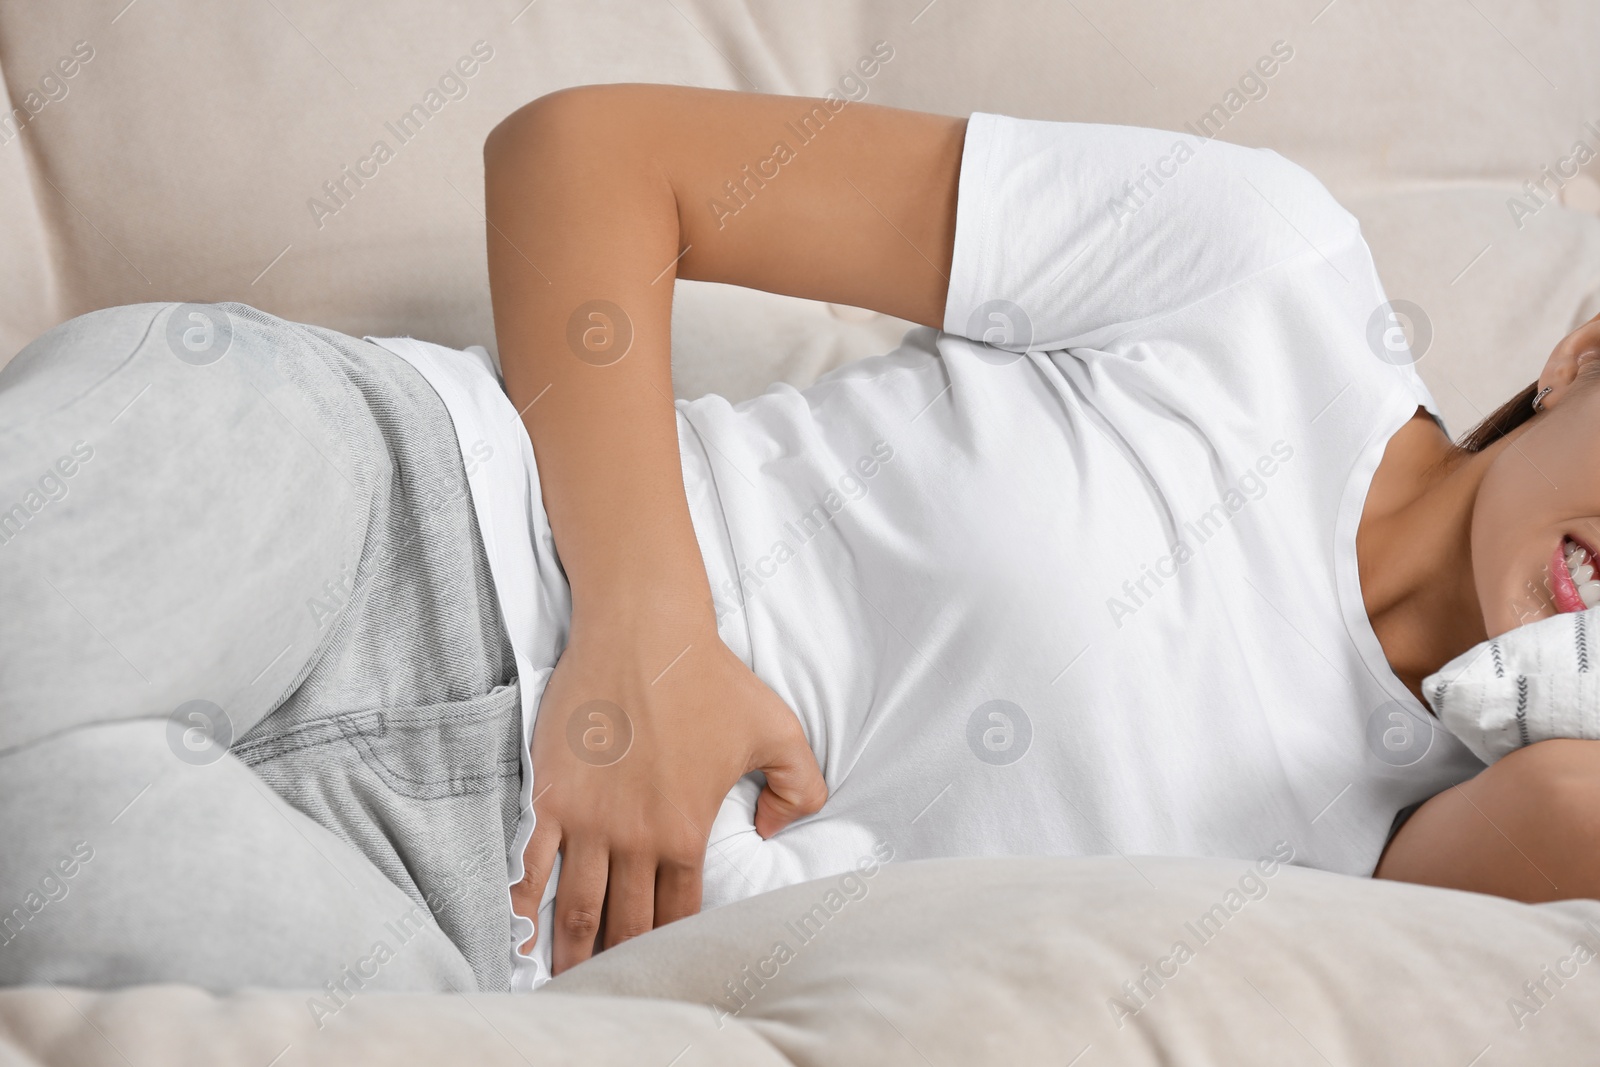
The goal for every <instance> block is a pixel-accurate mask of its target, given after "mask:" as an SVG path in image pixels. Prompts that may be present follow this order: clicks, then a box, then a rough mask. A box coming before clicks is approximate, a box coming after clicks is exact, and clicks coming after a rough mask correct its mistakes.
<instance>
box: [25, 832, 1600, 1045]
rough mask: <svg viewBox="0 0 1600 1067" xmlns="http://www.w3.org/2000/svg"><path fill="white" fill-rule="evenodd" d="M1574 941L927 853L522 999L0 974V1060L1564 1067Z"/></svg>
mask: <svg viewBox="0 0 1600 1067" xmlns="http://www.w3.org/2000/svg"><path fill="white" fill-rule="evenodd" d="M1264 871H1270V873H1263V872H1264ZM779 942H783V943H784V944H785V945H786V946H787V947H788V952H787V953H785V952H783V951H780V950H778V949H777V947H776V946H777V945H778V943H779ZM1180 942H1181V943H1182V944H1183V945H1184V946H1185V948H1186V950H1187V952H1185V951H1183V950H1179V949H1178V947H1177V946H1178V944H1179V943H1180ZM1580 944H1583V945H1587V946H1589V948H1585V949H1577V948H1576V947H1577V946H1579V945H1580ZM1575 949H1576V951H1575ZM1595 949H1600V902H1594V901H1583V902H1571V903H1563V904H1548V905H1541V906H1537V907H1530V906H1527V905H1522V904H1515V903H1512V902H1510V901H1506V900H1501V899H1498V898H1495V897H1486V896H1479V895H1476V894H1470V893H1458V892H1454V891H1449V890H1442V889H1430V888H1426V887H1422V886H1414V885H1405V884H1401V883H1394V882H1373V881H1368V880H1365V879H1359V878H1349V877H1344V876H1340V875H1330V874H1323V873H1321V872H1317V871H1310V870H1305V869H1302V868H1293V867H1282V866H1275V865H1267V866H1257V865H1255V864H1251V863H1247V862H1245V861H1241V860H1219V859H1212V860H1200V859H1171V858H1166V859H1161V858H1152V857H1128V858H1124V857H1119V856H1111V857H1095V858H1087V859H1042V858H994V859H960V860H936V861H923V862H916V863H904V864H890V865H889V866H887V867H882V868H879V869H877V870H876V871H875V872H874V873H872V874H871V875H870V876H862V877H859V878H858V879H856V880H855V881H848V882H847V881H844V880H843V879H842V878H839V877H836V878H829V879H822V880H819V881H816V882H810V883H807V884H804V885H799V886H793V887H791V888H788V889H783V890H779V891H777V892H775V893H768V894H765V895H763V896H759V897H754V898H752V899H749V900H745V901H741V902H739V903H737V904H733V905H729V906H728V907H725V908H720V909H717V910H715V911H712V912H707V913H704V914H701V915H699V916H696V917H694V918H691V919H688V920H685V921H683V922H679V923H674V924H672V925H670V926H667V927H663V928H662V929H660V930H657V931H655V932H653V933H651V934H648V935H646V936H644V937H641V938H638V939H636V940H634V941H631V942H628V943H627V944H624V945H622V946H620V947H618V948H616V949H612V950H610V951H608V952H605V953H602V954H601V955H600V956H598V957H596V958H595V959H594V960H593V961H591V962H589V963H587V964H584V965H583V966H581V967H577V968H574V969H573V970H571V971H569V972H567V973H566V974H564V975H562V976H561V977H560V978H558V979H556V981H555V982H553V983H551V985H549V986H547V987H546V989H545V990H544V991H541V992H539V993H534V994H531V995H528V994H524V995H514V994H503V995H498V996H496V995H476V994H474V995H472V996H470V997H467V996H451V995H448V994H445V995H433V996H417V995H407V994H381V993H366V994H359V995H357V996H356V997H355V998H354V999H353V1000H352V1001H351V1002H350V1004H349V1006H348V1007H346V1008H345V1009H344V1010H343V1011H341V1012H339V1013H338V1014H337V1015H335V1016H333V1017H332V1018H329V1019H326V1020H324V1021H325V1026H323V1027H322V1028H321V1029H320V1030H319V1029H318V1028H317V1026H316V1024H315V1022H314V1021H313V1018H312V1015H311V1012H310V1010H309V1008H308V1006H307V1001H308V996H309V993H290V992H247V993H240V994H235V995H231V996H213V995H211V994H207V993H204V992H201V991H199V990H195V989H190V988H184V987H174V986H167V987H148V988H142V989H133V990H129V991H126V992H121V993H106V994H91V993H85V992H81V991H68V990H56V989H49V988H44V989H22V990H6V991H0V1062H3V1063H13V1062H20V1063H47V1064H52V1065H56V1064H90V1065H96V1067H98V1065H101V1064H105V1065H108V1067H110V1065H119V1067H121V1065H125V1064H128V1063H132V1064H147V1063H148V1064H162V1065H163V1067H187V1065H190V1064H194V1065H197V1067H198V1065H202V1064H203V1065H206V1067H266V1065H268V1064H272V1065H273V1067H296V1065H321V1064H328V1065H339V1067H346V1065H349V1067H365V1065H369V1064H370V1065H373V1067H405V1065H409V1064H437V1063H505V1064H520V1063H522V1062H524V1061H526V1062H528V1063H536V1064H567V1063H571V1064H580V1063H581V1064H595V1065H605V1064H630V1065H638V1064H647V1065H655V1067H667V1065H672V1067H702V1065H709V1064H743V1065H751V1067H760V1065H763V1064H798V1065H803V1067H851V1065H854V1064H861V1065H872V1067H879V1065H901V1064H904V1065H907V1067H926V1065H927V1064H937V1065H945V1064H949V1065H963V1067H965V1065H986V1064H996V1065H999V1064H1057V1065H1066V1064H1072V1065H1075V1067H1094V1065H1102V1067H1105V1065H1119V1067H1154V1065H1157V1064H1161V1065H1169V1067H1185V1065H1195V1067H1198V1065H1202V1064H1227V1065H1230V1067H1232V1065H1247V1067H1253V1065H1257V1064H1259V1065H1272V1067H1281V1065H1288V1064H1338V1065H1341V1067H1342V1065H1351V1067H1355V1065H1360V1067H1380V1065H1388V1064H1393V1065H1396V1067H1416V1065H1419V1064H1430V1065H1432V1064H1441V1065H1445V1067H1467V1065H1469V1064H1470V1065H1473V1067H1493V1065H1505V1064H1538V1065H1540V1067H1565V1065H1569V1064H1570V1065H1578V1064H1591V1063H1594V1062H1595V1059H1596V1057H1595V1054H1594V1050H1595V1049H1596V1048H1600V1014H1597V1013H1596V1012H1595V1011H1594V1004H1595V989H1596V987H1597V983H1600V962H1597V961H1596V960H1595V958H1594V955H1593V950H1595ZM1147 968H1148V970H1147ZM1124 983H1128V986H1125V985H1124ZM1524 983H1541V984H1542V986H1543V989H1542V990H1541V991H1539V992H1538V993H1537V994H1533V993H1530V992H1529V989H1530V986H1528V985H1525V984H1524ZM1130 986H1131V987H1132V990H1131V991H1130V988H1129V987H1130ZM740 987H742V988H740ZM1141 987H1142V988H1141ZM280 1053H282V1058H281V1059H279V1060H276V1061H274V1060H273V1057H274V1056H278V1055H279V1054H280Z"/></svg>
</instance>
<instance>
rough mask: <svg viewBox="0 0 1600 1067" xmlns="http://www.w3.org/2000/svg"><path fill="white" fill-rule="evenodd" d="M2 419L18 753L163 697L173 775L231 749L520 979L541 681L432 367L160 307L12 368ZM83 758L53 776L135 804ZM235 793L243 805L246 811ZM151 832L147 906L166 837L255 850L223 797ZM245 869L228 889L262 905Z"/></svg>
mask: <svg viewBox="0 0 1600 1067" xmlns="http://www.w3.org/2000/svg"><path fill="white" fill-rule="evenodd" d="M0 426H3V427H5V429H4V430H0V500H12V499H15V500H17V501H19V502H20V503H19V505H18V506H19V507H20V508H21V511H20V512H17V511H15V510H14V509H13V512H12V526H11V528H10V529H6V528H5V525H4V517H3V516H4V513H3V512H0V534H3V535H4V537H5V540H4V541H0V604H3V605H5V608H4V609H0V761H7V762H9V763H10V764H11V765H12V766H23V767H28V768H34V769H36V767H35V761H36V760H39V759H42V758H43V755H42V754H44V753H46V752H49V751H55V750H56V749H54V748H53V747H52V746H53V745H54V744H55V743H56V742H58V741H59V742H63V743H71V742H72V741H73V739H74V738H78V737H83V736H88V735H94V736H102V733H101V732H102V731H105V730H112V729H116V728H118V727H116V726H115V725H114V724H116V723H117V722H119V721H125V720H134V719H138V720H150V719H154V720H157V723H140V724H139V725H141V726H154V725H157V724H159V727H160V731H159V732H160V733H162V735H163V736H164V737H165V739H166V741H165V745H166V748H167V749H168V750H169V751H168V752H167V754H166V757H165V758H166V760H167V762H168V770H169V771H171V772H172V773H189V772H188V771H187V770H185V768H187V767H192V766H198V767H201V768H203V769H210V767H211V766H212V765H213V764H215V765H216V766H218V767H225V768H228V769H229V774H232V773H233V772H238V774H241V775H243V777H244V779H246V780H249V781H252V782H254V783H256V784H257V785H259V786H261V787H262V790H261V791H262V795H263V796H267V795H271V796H272V797H273V799H274V800H275V801H277V802H281V801H287V802H288V803H289V804H290V805H292V806H293V808H295V809H297V810H298V812H299V813H300V814H301V815H302V816H306V817H309V818H310V819H311V820H313V821H315V823H317V824H319V825H320V826H321V827H323V828H324V829H325V830H327V831H331V832H332V833H333V834H334V835H336V836H337V837H338V838H340V839H342V841H343V842H344V843H345V845H346V846H353V847H354V848H355V849H356V850H357V851H358V852H360V853H361V854H363V855H364V856H365V857H366V859H367V860H368V861H369V862H370V865H371V866H372V867H375V868H376V870H377V872H381V874H382V875H385V876H387V879H388V881H389V883H390V884H391V885H392V886H393V887H395V888H397V889H398V890H399V891H400V892H402V893H403V894H404V895H405V896H406V897H407V898H409V899H410V900H411V901H412V902H413V903H415V904H417V905H419V906H422V907H423V914H424V917H425V918H428V919H429V920H430V921H431V922H432V923H434V924H437V926H438V927H439V928H440V929H442V930H443V931H444V932H445V934H446V935H447V936H448V937H449V938H450V940H451V941H453V942H454V943H455V945H456V946H457V948H458V949H459V950H460V952H461V953H463V954H464V955H465V957H466V959H467V961H468V965H469V966H470V968H471V970H472V973H473V975H474V976H475V978H476V980H477V982H478V984H479V985H480V986H482V987H484V988H496V987H503V985H504V981H505V974H506V972H507V969H508V967H509V922H510V913H509V897H508V895H507V891H506V869H505V868H506V864H505V856H506V847H507V846H506V843H507V840H508V838H509V836H510V835H511V833H512V832H513V830H514V826H515V821H516V815H517V794H518V789H519V785H520V779H521V774H520V771H521V766H520V753H519V751H518V750H519V748H520V699H519V689H518V684H517V683H518V680H517V678H516V677H515V667H514V663H513V659H512V654H511V650H510V646H509V643H508V640H507V638H506V635H505V628H504V624H503V622H502V620H501V617H500V614H499V609H498V606H497V603H496V600H495V597H494V591H493V584H492V581H491V579H490V575H489V571H488V565H487V562H486V560H485V557H484V552H483V546H482V538H481V535H480V533H479V531H478V530H477V527H476V523H475V520H474V516H473V508H472V504H471V500H470V498H469V496H468V490H467V484H466V476H465V472H464V470H463V466H462V460H461V455H460V452H459V449H458V448H457V446H456V443H455V437H454V433H453V430H452V426H451V422H450V418H449V415H448V413H447V412H446V411H445V409H444V407H443V404H442V402H441V401H440V400H439V398H438V396H437V395H436V394H434V393H433V391H432V390H431V388H430V387H429V386H428V384H427V383H426V381H424V380H423V379H422V378H421V376H420V375H419V374H418V373H417V372H416V371H415V370H413V369H412V368H411V367H410V366H409V365H407V364H405V363H404V361H402V360H400V359H398V358H397V357H395V356H393V355H391V354H389V353H387V352H385V351H383V350H382V349H379V348H377V347H376V346H374V345H371V344H368V343H366V342H362V341H358V340H356V339H354V338H349V337H345V336H343V335H340V334H336V333H333V332H331V331H326V330H320V329H318V328H316V327H307V326H302V325H299V324H295V323H288V322H284V321H283V320H279V319H276V318H274V317H272V316H270V315H265V314H263V313H261V312H258V311H255V310H254V309H252V308H248V307H246V306H244V305H238V304H226V305H209V306H196V305H142V306H139V307H135V308H119V309H112V310H110V311H106V312H97V313H94V314H91V315H88V316H84V317H82V318H80V319H76V320H73V321H72V322H69V323H67V324H65V325H64V326H62V327H60V328H58V329H57V330H54V331H51V333H50V334H47V335H46V336H45V337H43V338H41V339H40V341H38V342H35V344H33V345H30V346H29V348H28V349H25V350H24V352H23V353H21V354H20V355H19V356H18V358H17V360H16V361H15V362H14V363H13V364H12V365H10V366H8V367H7V368H6V369H5V371H4V373H3V374H0ZM61 456H66V457H68V458H69V460H70V462H67V461H62V462H58V459H59V457H61ZM61 751H68V749H62V750H61ZM147 755H148V754H147ZM64 768H65V769H64V770H63V771H62V773H61V774H60V775H59V776H45V777H44V778H41V779H39V783H40V788H41V789H42V788H44V785H45V784H47V783H49V782H52V781H57V780H58V779H59V781H62V782H71V783H75V789H76V790H77V791H78V792H81V794H82V798H83V799H84V800H85V801H86V802H90V803H93V804H100V805H103V804H104V803H108V802H109V801H110V800H112V799H115V798H113V797H111V796H110V795H109V794H108V793H107V790H108V788H109V786H107V784H106V783H105V781H104V780H103V779H102V778H101V777H100V776H97V775H95V774H93V773H85V772H84V769H83V768H82V767H79V766H76V765H73V764H71V763H70V761H68V763H66V764H65V765H64ZM246 768H248V769H249V771H253V772H254V775H253V776H252V775H250V774H249V773H248V771H246ZM216 777H217V779H218V780H224V779H227V778H228V775H227V774H223V773H222V772H221V771H218V773H217V775H216ZM152 780H153V779H152ZM224 784H225V783H224ZM74 795H76V793H75V794H74ZM241 795H242V794H241ZM41 804H42V805H43V806H44V807H45V808H49V807H50V804H49V803H47V802H46V800H42V799H41V797H40V796H36V795H33V794H29V795H26V796H22V795H19V796H18V797H17V803H16V804H14V805H10V804H8V805H7V806H6V807H4V808H0V852H5V853H6V854H9V853H10V852H11V851H13V850H14V849H17V850H28V849H32V848H34V847H35V846H38V845H39V844H40V838H39V836H38V835H39V832H40V824H38V823H37V821H36V820H32V819H30V818H29V817H27V816H26V815H25V811H26V810H36V809H39V808H40V806H41ZM218 810H219V811H221V812H222V813H223V814H222V816H221V822H222V823H223V824H224V825H226V823H227V822H228V820H229V819H230V818H231V817H232V815H231V813H233V812H236V811H237V810H238V806H237V804H236V803H232V802H230V803H229V804H226V805H222V806H221V807H220V808H219V809H218ZM240 825H241V831H240V832H241V833H246V832H247V830H246V829H244V827H245V826H246V824H245V823H241V824H240ZM152 835H153V836H151V837H150V838H149V840H148V842H147V845H148V847H147V848H144V849H134V850H132V851H131V852H130V855H131V856H135V857H136V856H141V855H142V856H146V857H151V861H150V862H149V863H145V864H143V865H137V864H136V865H135V866H134V867H130V868H129V869H128V870H126V871H125V873H124V881H123V889H122V891H123V892H124V893H125V894H126V897H127V900H128V902H129V903H128V907H129V909H130V912H137V911H139V910H141V909H144V910H148V909H149V908H151V907H153V906H154V902H153V901H151V900H150V899H147V898H148V896H149V894H151V893H157V892H160V891H161V889H160V879H159V877H158V875H159V869H160V867H161V863H160V862H159V859H158V858H159V857H160V856H161V855H163V854H164V850H166V851H170V850H171V849H177V850H179V851H181V852H183V853H184V854H186V855H198V856H207V855H212V854H218V855H221V856H222V857H223V858H224V860H225V859H226V856H227V855H228V854H229V853H228V851H227V848H226V845H227V841H228V839H229V838H230V836H231V835H229V834H228V833H227V832H226V831H225V830H224V831H219V830H218V829H217V827H216V821H215V820H213V821H212V822H211V823H208V824H206V825H205V826H203V827H202V826H196V825H194V824H188V823H184V822H181V821H171V822H169V823H168V824H166V825H165V826H164V827H161V828H160V829H159V831H152ZM219 850H220V851H219ZM231 869H232V868H230V867H228V865H227V864H226V863H225V862H224V863H222V865H221V866H219V867H216V868H215V869H214V870H215V878H214V879H213V880H212V881H210V882H209V883H207V884H208V886H209V888H208V891H209V892H213V893H219V894H222V895H223V896H228V895H230V894H233V893H238V894H240V895H241V896H242V898H244V899H252V900H253V899H256V898H255V896H254V895H252V894H253V890H252V889H251V888H250V887H249V886H247V885H244V884H242V883H238V884H236V881H237V880H236V879H233V877H232V875H231V874H230V873H229V871H230V870H231ZM293 913H294V908H293V907H286V908H284V909H283V910H282V914H279V913H276V912H275V913H274V914H273V915H272V916H271V918H272V921H275V922H277V921H281V920H283V917H284V916H285V915H292V914H293ZM133 929H134V930H135V931H137V930H139V929H142V927H140V926H139V925H138V923H137V922H136V921H135V922H134V923H133ZM241 938H242V940H240V941H238V942H237V943H235V942H233V941H229V940H223V939H214V940H212V941H211V942H209V944H210V946H211V948H210V952H211V953H212V955H211V956H210V957H208V960H211V961H214V960H215V959H217V958H222V959H227V958H232V957H235V956H237V955H239V951H240V949H239V946H240V945H246V944H247V943H248V941H249V939H248V938H245V937H243V935H242V934H241ZM296 943H298V942H296ZM141 945H142V949H141V951H143V952H145V953H147V954H153V955H154V956H159V955H160V954H161V953H162V951H163V946H162V944H161V939H160V938H159V937H155V936H154V934H152V936H151V937H150V938H146V939H145V940H144V941H143V942H141ZM197 966H199V965H198V964H197ZM208 966H209V964H208ZM200 973H207V972H206V970H205V967H200V968H199V970H197V971H196V974H200ZM181 974H182V972H181V971H179V972H173V977H175V978H178V977H181ZM261 980H262V981H268V980H269V979H267V978H262V979H261Z"/></svg>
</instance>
